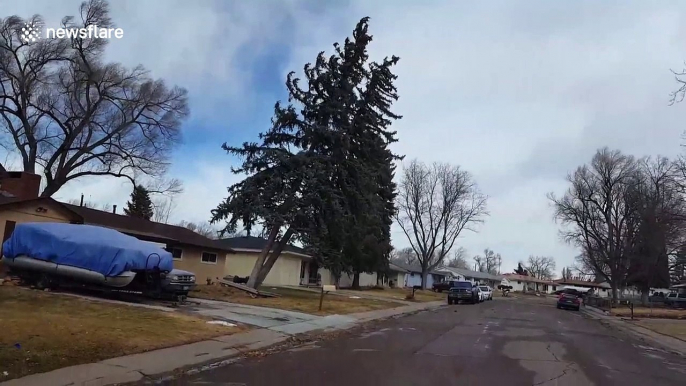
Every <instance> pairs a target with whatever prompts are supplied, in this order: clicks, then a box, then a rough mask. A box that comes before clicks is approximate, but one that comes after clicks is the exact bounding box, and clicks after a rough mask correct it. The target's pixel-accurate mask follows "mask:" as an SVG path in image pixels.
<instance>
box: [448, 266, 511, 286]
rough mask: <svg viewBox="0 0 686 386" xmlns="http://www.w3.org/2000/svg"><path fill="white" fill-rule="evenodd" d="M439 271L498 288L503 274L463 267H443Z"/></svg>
mask: <svg viewBox="0 0 686 386" xmlns="http://www.w3.org/2000/svg"><path fill="white" fill-rule="evenodd" d="M440 271H441V272H447V273H451V274H452V275H454V276H456V277H457V276H459V277H462V278H463V280H468V281H471V282H472V283H473V284H481V285H487V286H489V287H491V288H498V285H499V284H500V282H501V281H502V280H503V275H492V274H490V273H488V272H478V271H472V270H469V269H463V268H453V267H443V268H441V269H440Z"/></svg>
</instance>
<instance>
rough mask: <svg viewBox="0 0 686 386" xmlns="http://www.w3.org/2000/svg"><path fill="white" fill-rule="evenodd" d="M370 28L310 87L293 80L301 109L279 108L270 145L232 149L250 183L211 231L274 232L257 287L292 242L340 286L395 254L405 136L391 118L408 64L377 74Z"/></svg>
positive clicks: (325, 65)
mask: <svg viewBox="0 0 686 386" xmlns="http://www.w3.org/2000/svg"><path fill="white" fill-rule="evenodd" d="M367 23H368V18H364V19H362V20H361V21H360V22H359V23H358V25H357V27H356V28H355V31H354V36H353V40H352V41H351V40H350V39H347V40H346V42H345V45H344V46H343V47H340V46H339V45H338V44H335V45H334V47H335V48H336V54H334V55H332V56H331V57H329V58H328V59H327V58H326V57H325V56H324V53H320V54H319V56H318V57H317V60H316V62H315V64H314V65H311V64H307V65H306V66H305V77H306V80H307V87H304V88H301V87H300V86H299V84H298V82H299V79H297V78H295V77H294V73H290V74H289V75H288V78H287V81H286V86H287V88H288V92H289V102H291V104H289V105H288V106H286V107H284V106H282V105H281V104H280V103H277V104H276V106H275V113H274V118H273V119H272V127H271V128H270V129H269V130H268V131H267V132H266V133H263V134H261V135H260V139H261V143H257V142H253V143H244V144H243V146H241V147H232V146H228V145H227V144H224V145H223V148H224V150H226V151H227V152H229V153H230V154H233V155H237V156H239V157H241V158H242V159H243V163H242V165H241V167H239V168H233V169H232V172H234V173H241V174H247V175H248V177H247V178H245V179H244V180H243V181H241V182H239V183H237V184H234V185H232V186H231V187H229V196H228V197H227V199H226V200H224V201H223V202H222V203H221V204H220V205H219V206H218V207H217V208H216V209H215V210H213V212H212V220H211V221H212V222H213V223H214V222H217V221H222V220H226V222H227V225H226V227H225V228H224V231H225V232H233V231H235V230H236V227H237V225H238V224H239V223H241V224H242V225H243V226H244V227H245V228H246V230H248V231H249V230H250V229H251V228H252V227H253V226H254V225H255V224H257V223H260V224H261V225H262V227H263V228H266V229H269V230H270V231H269V236H268V238H267V243H266V246H265V247H264V249H263V250H262V251H261V253H260V255H259V257H258V259H257V261H256V263H255V266H254V267H253V271H252V273H251V276H250V280H249V282H248V285H249V286H251V287H254V288H256V287H257V286H259V285H260V284H261V282H262V281H263V280H264V278H265V277H266V275H267V274H268V273H269V270H270V269H271V267H273V265H274V263H275V261H276V260H277V259H278V257H279V254H280V252H281V250H283V248H284V247H285V246H286V245H287V244H288V242H289V241H291V239H298V240H300V241H301V242H302V243H303V244H304V245H305V247H306V248H307V249H308V250H309V251H310V253H312V254H313V255H314V256H316V257H317V258H318V260H319V262H320V263H322V265H323V266H324V267H326V268H329V269H330V270H331V271H332V273H333V274H334V276H337V275H340V273H341V272H351V271H352V270H355V271H357V272H373V271H375V270H376V269H378V268H379V266H380V265H382V264H383V262H384V259H385V258H386V255H387V254H383V251H384V250H385V249H386V248H387V249H388V250H390V236H389V235H390V221H388V226H387V229H386V227H385V223H386V221H385V219H386V218H387V217H388V218H390V215H388V213H387V212H391V211H392V210H393V194H394V193H393V192H394V186H393V185H392V175H393V167H392V160H393V159H394V158H395V156H394V155H392V154H391V153H390V151H388V150H387V146H388V144H390V143H391V142H393V141H394V140H395V139H394V137H393V136H394V135H395V133H392V132H390V131H388V130H387V129H386V128H387V126H388V125H390V119H393V118H397V116H394V115H392V114H390V112H389V110H388V108H389V107H390V104H391V103H392V101H393V100H395V99H397V96H396V95H395V88H394V87H393V86H392V80H393V79H394V76H393V75H392V74H391V73H390V67H392V66H393V65H394V64H395V63H396V62H397V60H398V59H397V58H395V57H393V58H392V59H390V60H385V61H384V62H383V63H381V64H377V63H369V64H367V60H368V56H367V53H366V47H367V45H368V44H369V42H370V41H371V36H369V35H368V33H367ZM296 105H297V108H296ZM389 118H390V119H389ZM389 199H390V203H389ZM386 245H387V246H388V247H386Z"/></svg>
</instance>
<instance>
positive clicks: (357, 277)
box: [350, 272, 360, 290]
mask: <svg viewBox="0 0 686 386" xmlns="http://www.w3.org/2000/svg"><path fill="white" fill-rule="evenodd" d="M350 288H351V289H354V290H358V289H360V273H359V272H355V273H353V284H352V285H351V286H350Z"/></svg>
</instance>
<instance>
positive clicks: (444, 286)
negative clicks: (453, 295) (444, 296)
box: [431, 280, 457, 292]
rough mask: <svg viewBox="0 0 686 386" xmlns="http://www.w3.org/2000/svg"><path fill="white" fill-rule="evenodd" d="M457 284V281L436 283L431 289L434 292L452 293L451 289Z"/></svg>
mask: <svg viewBox="0 0 686 386" xmlns="http://www.w3.org/2000/svg"><path fill="white" fill-rule="evenodd" d="M455 283H457V280H448V281H442V282H440V283H434V284H433V286H432V287H431V289H432V290H433V291H434V292H443V291H450V289H451V288H453V287H454V286H455Z"/></svg>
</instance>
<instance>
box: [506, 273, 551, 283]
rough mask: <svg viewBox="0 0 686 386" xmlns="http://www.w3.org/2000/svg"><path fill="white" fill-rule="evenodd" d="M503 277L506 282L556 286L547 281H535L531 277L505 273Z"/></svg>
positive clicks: (535, 279)
mask: <svg viewBox="0 0 686 386" xmlns="http://www.w3.org/2000/svg"><path fill="white" fill-rule="evenodd" d="M503 276H504V277H505V279H507V280H517V281H526V282H529V283H541V284H556V283H554V282H552V281H549V280H541V279H537V278H535V277H533V276H524V275H518V274H516V273H506V274H504V275H503Z"/></svg>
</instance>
